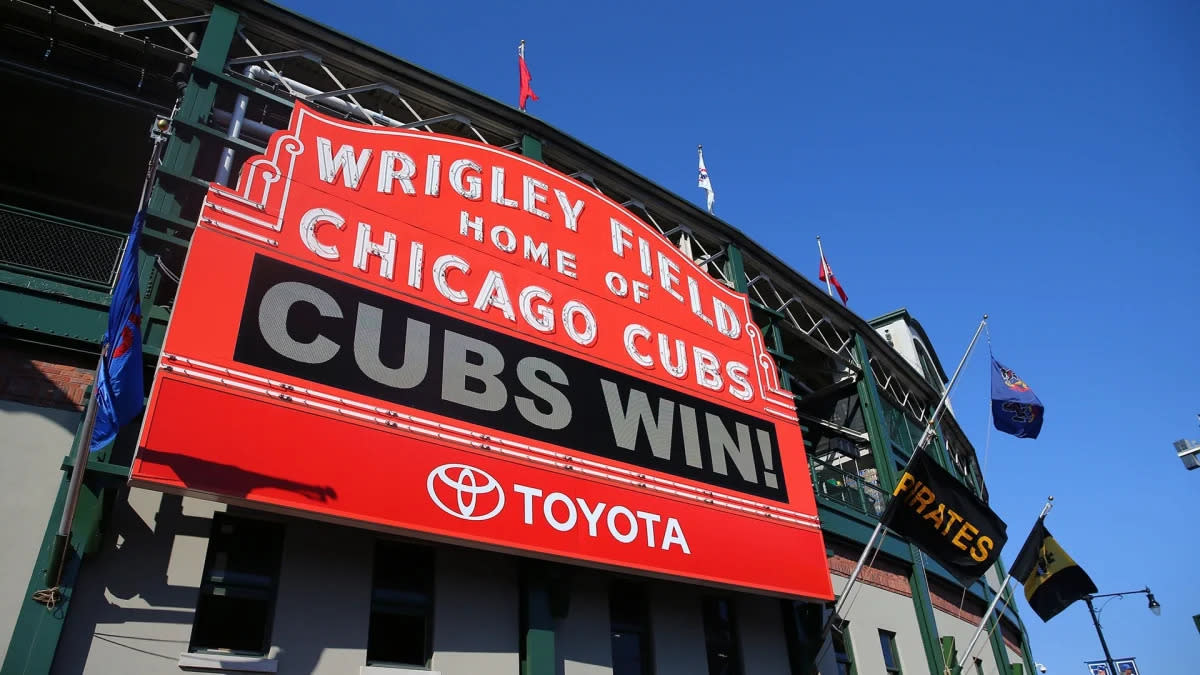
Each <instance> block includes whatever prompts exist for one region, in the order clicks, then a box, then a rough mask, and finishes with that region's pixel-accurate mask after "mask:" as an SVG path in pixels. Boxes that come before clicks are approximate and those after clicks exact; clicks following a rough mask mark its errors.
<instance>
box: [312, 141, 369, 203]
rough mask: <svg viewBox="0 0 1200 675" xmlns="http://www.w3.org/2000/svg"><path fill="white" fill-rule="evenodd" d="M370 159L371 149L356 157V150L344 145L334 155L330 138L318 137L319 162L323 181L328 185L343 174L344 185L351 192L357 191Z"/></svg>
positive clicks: (365, 149) (364, 150) (366, 149)
mask: <svg viewBox="0 0 1200 675" xmlns="http://www.w3.org/2000/svg"><path fill="white" fill-rule="evenodd" d="M370 159H371V150H370V148H363V150H362V152H360V153H358V156H357V157H355V155H354V148H353V147H351V146H350V145H343V146H342V147H340V148H338V151H337V154H336V155H334V154H333V143H331V142H330V140H329V139H328V138H321V137H320V136H318V137H317V161H318V163H319V164H320V170H321V180H323V181H325V182H326V183H333V182H334V181H336V180H337V176H338V173H341V174H342V183H343V184H344V185H345V186H346V187H348V188H350V189H351V190H357V189H358V183H359V181H361V180H362V177H363V173H365V172H366V170H367V162H368V161H370Z"/></svg>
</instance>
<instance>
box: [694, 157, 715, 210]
mask: <svg viewBox="0 0 1200 675" xmlns="http://www.w3.org/2000/svg"><path fill="white" fill-rule="evenodd" d="M696 152H698V153H700V181H699V182H698V183H696V186H697V187H702V188H704V189H705V190H707V191H708V212H709V213H712V212H713V210H712V205H713V199H715V198H716V195H715V194H714V193H713V189H712V181H710V180H709V179H708V169H706V168H705V167H704V146H702V145H700V146H696Z"/></svg>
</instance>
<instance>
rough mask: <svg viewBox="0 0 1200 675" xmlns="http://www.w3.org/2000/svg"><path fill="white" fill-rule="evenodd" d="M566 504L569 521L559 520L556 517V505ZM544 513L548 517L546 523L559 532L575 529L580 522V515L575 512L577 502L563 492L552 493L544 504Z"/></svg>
mask: <svg viewBox="0 0 1200 675" xmlns="http://www.w3.org/2000/svg"><path fill="white" fill-rule="evenodd" d="M555 504H566V506H567V519H566V520H558V519H557V518H555V517H554V505H555ZM542 512H543V513H544V514H545V515H546V522H547V523H550V527H553V528H554V529H556V530H558V531H559V532H566V531H568V530H570V529H571V528H573V527H575V523H576V521H578V520H579V514H577V513H576V512H575V502H573V501H571V498H570V497H568V496H566V495H564V494H563V493H561V492H551V493H550V496H548V497H546V501H544V502H542Z"/></svg>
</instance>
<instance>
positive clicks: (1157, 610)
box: [1083, 586, 1162, 675]
mask: <svg viewBox="0 0 1200 675" xmlns="http://www.w3.org/2000/svg"><path fill="white" fill-rule="evenodd" d="M1135 593H1145V594H1146V598H1147V599H1148V600H1149V601H1150V602H1149V604H1148V605H1147V609H1149V610H1150V611H1151V612H1153V613H1154V616H1159V615H1160V614H1162V605H1160V604H1158V600H1155V599H1154V593H1151V592H1150V587H1149V586H1147V587H1146V588H1143V589H1141V590H1137V591H1121V592H1120V593H1097V594H1094V595H1085V596H1083V600H1084V602H1086V603H1087V607H1088V611H1089V612H1091V613H1092V623H1094V624H1096V635H1099V636H1100V646H1101V647H1102V648H1104V662H1105V663H1107V664H1108V672H1109V675H1117V667H1116V666H1115V665H1113V660H1112V654H1110V653H1109V651H1108V643H1107V642H1105V641H1104V631H1102V630H1100V617H1099V616H1098V615H1097V613H1096V608H1095V607H1093V606H1092V600H1094V599H1096V598H1123V597H1125V596H1126V595H1134V594H1135ZM1101 609H1103V608H1101Z"/></svg>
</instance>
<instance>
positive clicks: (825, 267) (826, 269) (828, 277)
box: [817, 234, 833, 298]
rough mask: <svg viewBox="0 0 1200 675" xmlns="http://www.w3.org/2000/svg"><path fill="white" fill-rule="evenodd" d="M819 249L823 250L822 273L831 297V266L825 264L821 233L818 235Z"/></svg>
mask: <svg viewBox="0 0 1200 675" xmlns="http://www.w3.org/2000/svg"><path fill="white" fill-rule="evenodd" d="M817 250H818V251H820V252H821V275H822V276H824V277H825V290H827V291H829V297H831V298H832V297H833V283H832V279H831V277H832V276H833V275H832V274H830V273H829V266H828V265H826V264H825V247H824V246H821V235H819V234H818V235H817Z"/></svg>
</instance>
